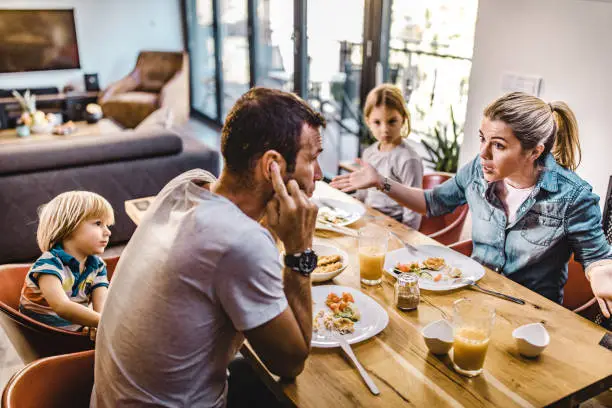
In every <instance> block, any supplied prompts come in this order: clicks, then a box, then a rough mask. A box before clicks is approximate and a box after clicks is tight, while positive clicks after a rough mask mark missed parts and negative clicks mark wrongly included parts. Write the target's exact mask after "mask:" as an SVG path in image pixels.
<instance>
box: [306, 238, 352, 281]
mask: <svg viewBox="0 0 612 408" xmlns="http://www.w3.org/2000/svg"><path fill="white" fill-rule="evenodd" d="M312 250H313V251H315V253H316V254H317V256H325V255H334V254H338V255H340V256H341V257H342V267H340V269H336V270H335V271H332V272H327V273H312V274H310V279H311V281H312V282H325V281H328V280H330V279H334V278H335V277H336V276H338V275H340V273H341V272H342V271H343V270H345V269H346V266H347V265H348V254H347V253H346V251H343V250H342V249H340V248H337V247H335V246H332V245H326V244H314V245H313V246H312Z"/></svg>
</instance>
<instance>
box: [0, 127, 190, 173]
mask: <svg viewBox="0 0 612 408" xmlns="http://www.w3.org/2000/svg"><path fill="white" fill-rule="evenodd" d="M182 149H183V144H182V140H181V138H180V137H179V136H178V135H176V134H175V133H173V132H172V131H169V130H165V129H157V128H156V129H151V130H149V131H147V132H143V131H141V132H134V131H123V132H116V133H109V134H105V135H99V136H82V137H77V138H67V139H62V140H41V141H40V142H36V141H34V142H32V143H13V144H7V145H5V146H3V148H2V149H1V150H0V175H9V174H18V173H31V172H38V171H43V170H57V169H62V168H70V167H82V166H87V165H93V164H99V163H111V162H117V161H126V160H136V159H144V158H149V157H157V156H167V155H174V154H179V153H180V152H181V151H182Z"/></svg>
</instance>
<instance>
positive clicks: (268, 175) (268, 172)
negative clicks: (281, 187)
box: [259, 150, 287, 182]
mask: <svg viewBox="0 0 612 408" xmlns="http://www.w3.org/2000/svg"><path fill="white" fill-rule="evenodd" d="M272 163H276V164H278V167H279V170H280V174H281V177H283V179H284V178H285V175H286V174H287V162H286V161H285V159H284V158H283V156H282V155H281V154H280V153H279V152H277V151H276V150H268V151H267V152H265V153H264V154H263V156H261V159H259V166H261V172H262V174H263V176H264V179H266V180H267V181H270V182H272V169H271V168H270V166H271V165H272Z"/></svg>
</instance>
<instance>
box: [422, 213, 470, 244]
mask: <svg viewBox="0 0 612 408" xmlns="http://www.w3.org/2000/svg"><path fill="white" fill-rule="evenodd" d="M468 210H469V207H468V205H467V204H464V205H462V206H459V207H457V208H455V210H454V211H453V212H451V213H449V214H444V215H440V216H438V217H423V218H422V219H421V226H420V227H419V232H421V233H422V234H425V235H427V236H428V237H429V238H433V239H435V240H436V241H438V242H439V243H441V244H444V245H450V244H452V243H453V242H457V241H459V237H460V236H461V231H462V230H463V224H465V219H466V218H467V214H468Z"/></svg>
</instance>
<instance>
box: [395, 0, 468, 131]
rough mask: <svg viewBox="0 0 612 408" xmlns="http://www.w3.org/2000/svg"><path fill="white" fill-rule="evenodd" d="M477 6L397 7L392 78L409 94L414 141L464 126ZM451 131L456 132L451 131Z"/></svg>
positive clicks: (447, 2)
mask: <svg viewBox="0 0 612 408" xmlns="http://www.w3.org/2000/svg"><path fill="white" fill-rule="evenodd" d="M477 9H478V0H466V1H461V2H456V1H453V0H428V1H394V2H393V7H392V14H391V21H392V22H391V35H390V46H389V77H390V80H391V82H393V83H395V84H397V85H398V86H399V87H400V88H401V89H402V90H403V93H404V98H405V99H406V102H407V103H408V109H409V110H410V114H411V116H412V129H413V133H414V136H416V137H417V139H418V138H419V136H427V135H429V134H431V133H432V130H433V128H434V127H436V126H438V124H439V123H441V124H448V125H450V122H451V113H450V109H451V107H452V108H453V113H454V117H455V119H458V120H459V121H460V122H463V120H464V118H465V114H466V107H467V92H468V83H469V78H470V70H471V67H472V61H471V58H472V50H473V48H474V30H475V25H476V13H477ZM448 127H449V129H450V128H452V126H448Z"/></svg>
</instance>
